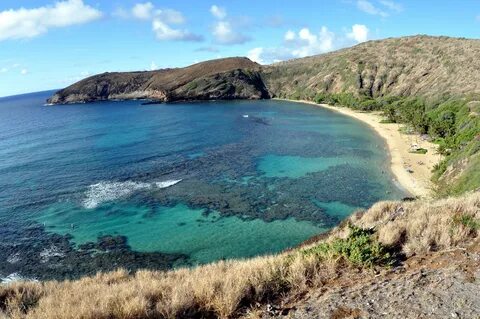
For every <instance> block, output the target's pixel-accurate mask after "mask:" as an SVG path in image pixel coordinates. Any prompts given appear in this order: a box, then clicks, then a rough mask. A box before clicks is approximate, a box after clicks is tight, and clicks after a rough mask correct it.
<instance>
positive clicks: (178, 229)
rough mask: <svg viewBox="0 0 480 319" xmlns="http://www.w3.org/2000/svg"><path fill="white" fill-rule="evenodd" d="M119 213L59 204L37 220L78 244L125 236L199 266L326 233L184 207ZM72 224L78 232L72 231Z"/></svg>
mask: <svg viewBox="0 0 480 319" xmlns="http://www.w3.org/2000/svg"><path fill="white" fill-rule="evenodd" d="M116 210H117V214H116V215H115V216H114V218H112V217H113V216H112V214H111V213H110V212H111V207H110V205H106V206H104V207H102V208H99V209H97V211H96V213H95V214H88V213H82V212H81V211H78V208H75V207H65V206H64V205H59V206H58V207H50V208H49V209H48V210H47V211H46V212H45V213H44V214H43V215H42V217H41V218H39V221H40V222H45V223H47V224H48V225H52V226H51V230H53V231H55V232H59V233H62V234H72V235H73V239H74V241H75V242H76V243H78V244H82V243H87V242H89V241H91V240H92V238H96V237H97V236H98V235H99V234H100V235H107V234H121V235H125V236H127V237H128V238H129V244H130V246H131V247H132V249H134V250H138V251H144V252H155V251H162V252H167V253H182V254H186V255H189V256H190V258H191V259H192V261H194V262H195V263H205V262H209V261H211V260H219V259H223V258H240V257H245V256H252V255H255V254H257V253H258V247H263V249H266V250H269V251H277V250H278V249H279V247H288V246H289V245H291V243H292V242H299V241H302V240H304V239H305V236H313V235H315V234H318V233H319V232H321V231H323V229H321V228H319V227H316V226H314V225H312V223H310V222H297V221H295V220H294V219H293V218H289V219H286V220H282V221H273V222H270V223H266V222H264V221H262V220H260V219H254V220H250V221H244V220H242V219H240V218H238V217H236V216H232V217H221V216H220V214H219V213H217V212H212V213H210V214H208V215H205V214H204V213H205V210H204V209H192V208H189V207H188V206H186V205H184V204H177V205H175V206H173V207H157V208H156V209H154V210H152V209H151V208H149V207H148V206H144V207H141V206H140V207H139V206H131V205H129V204H128V203H125V204H122V203H117V204H116ZM65 212H68V213H67V214H66V213H65ZM72 223H75V225H78V228H76V229H74V230H72V229H71V227H70V225H71V224H72ZM53 225H54V226H53ZM49 228H50V227H49Z"/></svg>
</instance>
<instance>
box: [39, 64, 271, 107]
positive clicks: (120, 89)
mask: <svg viewBox="0 0 480 319" xmlns="http://www.w3.org/2000/svg"><path fill="white" fill-rule="evenodd" d="M259 70H260V65H259V64H257V63H255V62H252V61H250V60H249V59H247V58H226V59H218V60H212V61H206V62H201V63H197V64H194V65H191V66H188V67H185V68H174V69H163V70H157V71H145V72H114V73H103V74H98V75H94V76H92V77H89V78H86V79H84V80H81V81H79V82H77V83H75V84H73V85H71V86H69V87H67V88H65V89H63V90H60V91H58V92H57V93H55V95H53V96H52V97H51V98H50V99H49V100H48V101H47V102H48V103H52V104H63V103H76V102H93V101H102V100H125V99H151V100H156V101H161V102H171V101H176V100H209V99H260V98H268V97H269V95H268V92H267V89H266V88H265V86H264V84H263V81H262V79H261V76H260V73H259Z"/></svg>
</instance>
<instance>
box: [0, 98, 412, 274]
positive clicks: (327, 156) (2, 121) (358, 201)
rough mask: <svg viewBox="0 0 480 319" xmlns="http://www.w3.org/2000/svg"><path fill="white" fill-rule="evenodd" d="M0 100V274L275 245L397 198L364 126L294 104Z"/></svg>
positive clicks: (260, 250)
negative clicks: (70, 102) (355, 212)
mask: <svg viewBox="0 0 480 319" xmlns="http://www.w3.org/2000/svg"><path fill="white" fill-rule="evenodd" d="M52 93H53V92H40V93H32V94H25V95H20V96H13V97H7V98H0V239H1V241H0V277H3V278H7V277H8V278H12V277H15V276H17V277H21V278H36V279H39V280H43V279H64V278H78V277H80V276H84V275H90V274H94V273H96V272H97V271H108V270H113V269H117V268H127V269H130V270H136V269H140V268H148V269H170V268H174V267H182V266H187V267H191V266H195V265H197V264H203V263H207V262H211V261H215V260H221V259H230V258H247V257H251V256H256V255H261V254H270V253H277V252H280V251H282V250H284V249H286V248H289V247H293V246H295V245H298V244H299V243H301V242H302V241H304V240H306V239H308V238H310V237H311V236H314V235H316V234H319V233H322V232H325V231H327V230H328V229H330V228H332V227H334V226H335V225H337V224H338V223H339V222H340V221H342V220H343V219H344V218H346V217H347V216H349V215H350V214H351V213H352V212H354V211H355V210H358V209H364V208H367V207H369V206H370V205H372V204H373V203H374V202H376V201H379V200H385V199H400V198H402V197H404V196H406V193H405V192H404V191H403V190H401V189H400V188H399V187H398V186H397V185H396V183H395V182H394V179H393V176H392V174H391V172H390V169H389V155H388V151H387V150H386V148H385V145H384V141H383V140H382V139H381V138H380V137H379V136H378V135H377V134H376V133H375V132H374V131H373V130H372V129H371V128H369V127H368V126H366V125H365V124H363V123H361V122H358V121H356V120H354V119H352V118H349V117H346V116H344V115H341V114H337V113H335V112H332V111H330V110H326V109H322V108H319V107H314V106H311V105H305V104H300V103H293V102H286V101H276V100H261V101H211V102H196V103H171V104H152V105H143V104H142V103H143V101H123V102H96V103H88V104H72V105H58V106H46V105H44V103H45V100H46V99H47V98H48V97H49V96H50V95H51V94H52Z"/></svg>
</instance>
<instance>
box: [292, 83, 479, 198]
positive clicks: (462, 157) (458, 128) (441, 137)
mask: <svg viewBox="0 0 480 319" xmlns="http://www.w3.org/2000/svg"><path fill="white" fill-rule="evenodd" d="M288 98H291V99H296V100H299V99H305V100H311V101H315V102H316V103H325V104H330V105H336V106H346V107H349V108H352V109H355V110H360V111H381V112H383V114H384V116H385V120H384V123H404V124H406V126H405V127H403V128H402V133H405V134H411V133H419V134H425V135H427V134H428V136H429V138H430V139H431V140H432V141H434V142H435V143H437V144H438V145H439V148H438V151H439V153H440V154H442V155H444V156H445V158H444V160H443V161H442V162H441V163H439V164H438V165H436V166H435V168H434V175H433V180H434V182H436V183H437V184H438V194H439V195H441V196H444V195H450V194H452V195H457V194H461V193H463V192H466V191H470V190H476V189H479V188H480V170H479V169H478V167H480V166H479V165H480V117H479V116H478V114H476V113H475V112H474V109H475V108H476V106H477V104H478V103H479V102H477V101H476V100H477V99H478V98H479V97H478V96H470V97H465V98H457V97H453V98H451V97H443V98H439V99H437V100H434V101H432V100H427V99H425V98H421V97H397V96H381V97H376V98H372V97H369V96H364V95H354V94H352V93H347V92H343V93H325V92H319V93H316V94H312V93H311V92H309V93H308V94H306V93H305V92H300V91H296V92H295V94H294V96H289V97H288ZM382 122H383V121H382ZM413 152H415V153H419V154H425V153H426V152H427V150H426V149H418V150H415V151H413ZM447 169H449V170H450V171H452V172H453V174H454V175H452V176H447V177H446V176H445V174H444V173H445V172H446V171H447ZM454 176H455V178H451V177H454ZM452 179H453V181H452Z"/></svg>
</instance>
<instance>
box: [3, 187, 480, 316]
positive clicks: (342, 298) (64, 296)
mask: <svg viewBox="0 0 480 319" xmlns="http://www.w3.org/2000/svg"><path fill="white" fill-rule="evenodd" d="M479 235H480V193H474V194H469V195H465V196H463V197H460V198H457V199H453V198H452V199H443V200H437V201H430V202H429V201H415V202H380V203H377V204H375V205H374V206H373V207H372V208H370V209H369V210H367V211H365V212H358V213H356V214H354V215H353V216H351V217H350V218H349V219H348V220H347V221H346V222H344V223H343V224H342V225H340V226H338V227H337V228H335V229H333V230H332V231H331V233H330V234H329V235H327V236H321V237H320V238H316V239H315V238H314V239H312V240H310V241H309V242H308V243H305V244H304V245H303V246H302V247H299V248H297V249H294V250H291V251H288V252H285V253H282V254H279V255H275V256H264V257H257V258H253V259H250V260H240V261H234V260H231V261H219V262H217V263H213V264H209V265H204V266H198V267H195V268H191V269H188V268H183V269H177V270H173V271H168V272H158V271H157V272H156V271H146V270H145V271H138V272H136V273H135V274H129V273H128V272H127V271H124V270H119V271H116V272H111V273H106V274H98V275H96V276H93V277H85V278H82V279H80V280H76V281H64V282H57V281H49V282H26V283H14V284H11V285H8V286H0V317H1V312H2V311H3V312H4V313H5V314H6V315H8V316H11V317H14V318H36V319H40V318H45V319H47V318H65V319H66V318H85V319H86V318H92V319H93V318H124V319H130V318H216V317H219V318H232V317H246V318H260V317H264V318H268V317H270V316H274V317H275V316H280V315H287V314H288V315H290V317H295V318H311V317H312V316H315V317H318V318H349V317H353V318H357V317H365V316H366V317H368V318H385V317H388V318H395V317H403V318H404V317H408V318H446V317H455V318H477V317H476V316H477V315H478V312H479V311H480V309H479V305H480V299H479V295H478V293H476V292H477V291H478V289H479V288H480V287H479V283H480V273H479V269H478V261H479V260H480V246H479V241H478V240H479ZM452 314H453V315H452Z"/></svg>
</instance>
